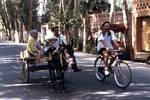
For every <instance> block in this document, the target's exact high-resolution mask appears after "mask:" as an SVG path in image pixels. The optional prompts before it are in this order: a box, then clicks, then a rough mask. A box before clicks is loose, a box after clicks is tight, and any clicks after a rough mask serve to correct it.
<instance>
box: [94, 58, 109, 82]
mask: <svg viewBox="0 0 150 100" xmlns="http://www.w3.org/2000/svg"><path fill="white" fill-rule="evenodd" d="M104 66H105V64H104V61H103V59H102V57H101V56H99V57H97V58H96V60H95V62H94V72H95V75H96V78H97V79H98V80H99V81H103V80H104V79H105V78H106V77H105V74H104Z"/></svg>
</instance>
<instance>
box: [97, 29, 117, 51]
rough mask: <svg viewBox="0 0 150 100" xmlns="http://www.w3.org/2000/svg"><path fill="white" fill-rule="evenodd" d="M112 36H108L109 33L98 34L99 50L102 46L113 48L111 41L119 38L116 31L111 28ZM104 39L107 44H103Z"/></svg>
mask: <svg viewBox="0 0 150 100" xmlns="http://www.w3.org/2000/svg"><path fill="white" fill-rule="evenodd" d="M110 33H111V36H107V34H105V35H103V34H102V32H101V33H99V34H98V45H97V51H99V50H100V49H101V48H106V46H107V47H108V48H110V49H113V46H112V43H111V41H113V40H117V38H116V36H115V34H114V32H113V31H112V30H110ZM102 40H104V42H105V44H106V46H104V45H103V43H102V42H101V41H102Z"/></svg>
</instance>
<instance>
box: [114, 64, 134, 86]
mask: <svg viewBox="0 0 150 100" xmlns="http://www.w3.org/2000/svg"><path fill="white" fill-rule="evenodd" d="M114 79H115V82H116V83H117V85H118V86H119V87H120V88H127V87H128V86H129V85H130V83H131V79H132V73H131V69H130V67H129V65H128V64H127V63H125V62H118V64H117V65H116V66H115V67H114Z"/></svg>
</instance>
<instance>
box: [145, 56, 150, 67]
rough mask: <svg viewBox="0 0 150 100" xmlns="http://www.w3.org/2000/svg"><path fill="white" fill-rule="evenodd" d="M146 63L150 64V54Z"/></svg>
mask: <svg viewBox="0 0 150 100" xmlns="http://www.w3.org/2000/svg"><path fill="white" fill-rule="evenodd" d="M146 63H147V64H149V65H150V56H148V57H147V59H146Z"/></svg>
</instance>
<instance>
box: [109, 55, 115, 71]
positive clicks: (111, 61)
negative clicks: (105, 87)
mask: <svg viewBox="0 0 150 100" xmlns="http://www.w3.org/2000/svg"><path fill="white" fill-rule="evenodd" d="M115 60H116V57H112V58H111V59H110V63H109V64H108V67H109V68H111V65H112V64H113V62H114V61H115Z"/></svg>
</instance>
